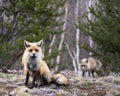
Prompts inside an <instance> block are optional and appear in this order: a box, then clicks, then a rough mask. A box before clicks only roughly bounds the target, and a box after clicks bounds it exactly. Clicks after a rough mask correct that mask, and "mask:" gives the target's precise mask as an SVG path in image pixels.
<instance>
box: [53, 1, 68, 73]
mask: <svg viewBox="0 0 120 96" xmlns="http://www.w3.org/2000/svg"><path fill="white" fill-rule="evenodd" d="M67 17H68V3H66V5H65V16H64V22H65V23H64V25H63V30H65V29H66V26H67ZM64 35H65V33H64V32H63V33H62V34H61V40H60V43H59V47H58V51H60V50H61V49H62V45H63V41H64ZM56 63H57V65H56V68H55V70H56V71H57V70H58V67H59V63H60V54H58V56H57V59H56Z"/></svg>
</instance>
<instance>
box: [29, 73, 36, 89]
mask: <svg viewBox="0 0 120 96" xmlns="http://www.w3.org/2000/svg"><path fill="white" fill-rule="evenodd" d="M35 81H36V74H35V73H33V80H32V83H31V85H30V86H29V88H34V87H35Z"/></svg>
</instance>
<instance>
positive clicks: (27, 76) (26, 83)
mask: <svg viewBox="0 0 120 96" xmlns="http://www.w3.org/2000/svg"><path fill="white" fill-rule="evenodd" d="M28 80H29V73H27V75H26V80H25V85H26V86H27V85H28Z"/></svg>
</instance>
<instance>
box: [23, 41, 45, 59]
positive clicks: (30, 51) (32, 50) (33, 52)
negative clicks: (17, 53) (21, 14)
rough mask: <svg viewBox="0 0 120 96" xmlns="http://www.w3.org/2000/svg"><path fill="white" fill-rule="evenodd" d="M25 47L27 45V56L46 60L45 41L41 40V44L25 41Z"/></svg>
mask: <svg viewBox="0 0 120 96" xmlns="http://www.w3.org/2000/svg"><path fill="white" fill-rule="evenodd" d="M24 45H25V48H26V50H25V52H26V53H27V55H28V56H29V57H31V58H36V57H39V56H40V57H41V58H44V53H43V50H42V48H43V40H40V41H39V42H34V43H31V42H28V41H26V40H24Z"/></svg>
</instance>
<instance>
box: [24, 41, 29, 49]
mask: <svg viewBox="0 0 120 96" xmlns="http://www.w3.org/2000/svg"><path fill="white" fill-rule="evenodd" d="M24 45H25V48H27V47H30V42H28V41H26V40H24Z"/></svg>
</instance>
